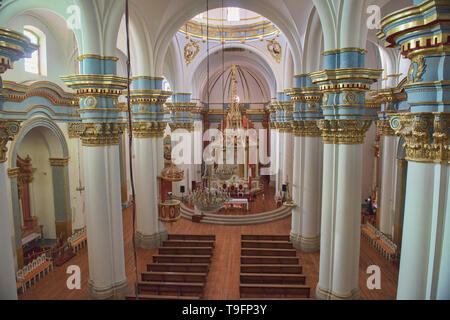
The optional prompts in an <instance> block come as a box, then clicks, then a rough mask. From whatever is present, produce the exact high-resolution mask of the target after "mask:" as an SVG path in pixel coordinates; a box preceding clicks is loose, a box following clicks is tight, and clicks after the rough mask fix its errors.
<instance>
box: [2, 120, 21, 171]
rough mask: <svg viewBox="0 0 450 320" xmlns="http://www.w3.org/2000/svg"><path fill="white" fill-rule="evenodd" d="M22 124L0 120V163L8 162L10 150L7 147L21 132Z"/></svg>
mask: <svg viewBox="0 0 450 320" xmlns="http://www.w3.org/2000/svg"><path fill="white" fill-rule="evenodd" d="M19 128H20V122H19V121H10V120H0V163H2V162H6V154H7V152H8V148H7V147H6V145H7V144H8V142H9V141H12V140H13V139H14V136H15V135H16V134H17V133H18V132H19Z"/></svg>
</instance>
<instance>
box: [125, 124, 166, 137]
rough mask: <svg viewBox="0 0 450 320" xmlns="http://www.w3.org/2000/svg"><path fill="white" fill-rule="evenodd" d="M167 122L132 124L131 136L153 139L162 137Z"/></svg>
mask: <svg viewBox="0 0 450 320" xmlns="http://www.w3.org/2000/svg"><path fill="white" fill-rule="evenodd" d="M166 125H167V122H161V121H145V122H144V121H142V122H133V136H134V137H135V138H155V137H157V138H158V137H162V136H163V135H164V130H165V128H166Z"/></svg>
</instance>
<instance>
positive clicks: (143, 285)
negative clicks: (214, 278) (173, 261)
mask: <svg viewBox="0 0 450 320" xmlns="http://www.w3.org/2000/svg"><path fill="white" fill-rule="evenodd" d="M204 287H205V284H204V283H188V282H154V281H139V282H138V294H150V295H162V296H196V297H200V298H202V297H203V290H204Z"/></svg>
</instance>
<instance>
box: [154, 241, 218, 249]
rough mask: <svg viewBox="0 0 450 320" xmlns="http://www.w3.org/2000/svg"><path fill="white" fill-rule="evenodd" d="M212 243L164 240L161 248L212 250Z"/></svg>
mask: <svg viewBox="0 0 450 320" xmlns="http://www.w3.org/2000/svg"><path fill="white" fill-rule="evenodd" d="M214 246H215V244H214V241H210V240H166V241H163V247H191V248H192V247H201V248H214Z"/></svg>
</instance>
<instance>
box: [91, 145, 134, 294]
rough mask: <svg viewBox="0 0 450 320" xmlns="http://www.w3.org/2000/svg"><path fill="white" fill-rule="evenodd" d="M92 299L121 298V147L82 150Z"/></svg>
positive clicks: (125, 282) (124, 282)
mask: <svg viewBox="0 0 450 320" xmlns="http://www.w3.org/2000/svg"><path fill="white" fill-rule="evenodd" d="M83 148H84V149H83V155H84V157H83V158H84V163H85V164H86V165H85V169H84V174H85V184H86V228H87V242H88V248H89V250H88V257H89V282H88V292H89V295H90V297H91V298H94V299H105V298H110V297H116V298H121V297H123V295H124V294H125V293H126V292H127V290H128V280H127V278H126V276H125V260H124V246H123V226H122V204H121V196H120V160H119V146H118V145H110V146H95V147H83Z"/></svg>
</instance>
